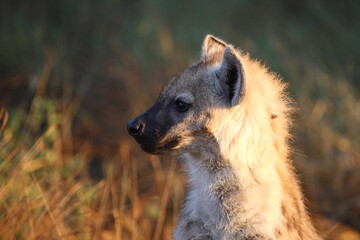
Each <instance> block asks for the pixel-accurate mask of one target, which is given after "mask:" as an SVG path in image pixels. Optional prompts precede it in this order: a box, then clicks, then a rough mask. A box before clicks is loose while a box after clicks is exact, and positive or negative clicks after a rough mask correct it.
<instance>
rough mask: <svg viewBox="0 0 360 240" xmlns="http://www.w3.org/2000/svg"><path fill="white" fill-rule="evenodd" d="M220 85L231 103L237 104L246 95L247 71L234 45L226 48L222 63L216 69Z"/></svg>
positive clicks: (232, 104)
mask: <svg viewBox="0 0 360 240" xmlns="http://www.w3.org/2000/svg"><path fill="white" fill-rule="evenodd" d="M215 75H216V77H217V79H218V80H220V81H219V82H220V86H221V88H222V89H223V92H224V93H225V96H226V98H227V100H228V102H229V103H230V105H231V106H232V107H233V106H236V105H238V104H239V103H240V102H241V99H242V98H243V97H244V95H245V77H246V76H245V71H244V67H243V64H242V63H241V60H240V58H239V57H238V56H237V54H236V53H235V50H234V49H233V47H232V46H227V47H226V48H225V51H224V54H223V57H222V61H221V65H220V67H219V68H217V69H216V70H215Z"/></svg>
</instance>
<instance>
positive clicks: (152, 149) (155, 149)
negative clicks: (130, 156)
mask: <svg viewBox="0 0 360 240" xmlns="http://www.w3.org/2000/svg"><path fill="white" fill-rule="evenodd" d="M179 143H180V139H178V138H175V139H173V140H171V141H168V142H167V143H165V144H164V145H160V146H156V145H146V144H140V147H141V149H142V150H144V151H145V152H147V153H150V154H162V153H164V152H166V151H168V150H172V149H174V148H175V147H176V146H178V145H179Z"/></svg>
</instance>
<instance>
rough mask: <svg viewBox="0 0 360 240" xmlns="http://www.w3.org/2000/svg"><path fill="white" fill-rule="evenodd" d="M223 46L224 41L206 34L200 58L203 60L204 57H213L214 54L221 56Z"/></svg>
mask: <svg viewBox="0 0 360 240" xmlns="http://www.w3.org/2000/svg"><path fill="white" fill-rule="evenodd" d="M225 48H226V43H225V42H223V41H222V40H220V39H218V38H216V37H214V36H212V35H207V36H206V37H205V40H204V43H203V46H202V51H201V60H205V59H206V58H214V57H216V56H218V57H219V58H221V55H222V54H223V52H224V50H225ZM219 60H220V59H219Z"/></svg>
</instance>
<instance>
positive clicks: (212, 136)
mask: <svg viewBox="0 0 360 240" xmlns="http://www.w3.org/2000/svg"><path fill="white" fill-rule="evenodd" d="M219 42H220V45H218V44H217V43H219ZM221 44H225V43H224V42H223V41H221V40H219V39H216V38H214V37H212V36H207V38H206V39H205V42H204V46H203V53H202V61H207V59H206V57H207V56H206V55H207V54H209V56H208V57H211V56H212V55H211V54H213V53H214V52H219V51H220V52H221V49H222V48H223V47H222V46H221ZM209 46H210V47H209ZM211 46H212V47H211ZM216 48H217V49H216ZM235 54H236V56H237V58H238V59H239V60H241V63H242V67H243V69H244V77H245V79H244V80H245V82H244V83H243V84H245V87H246V89H245V92H244V96H243V98H242V100H241V102H240V103H239V104H238V105H236V106H234V107H227V108H226V107H223V108H214V107H213V108H208V110H207V111H206V113H207V114H206V116H207V117H205V115H204V114H202V115H201V117H199V118H198V119H203V120H204V121H203V123H202V124H204V126H203V127H204V129H206V130H207V131H208V133H198V134H194V135H195V136H192V135H191V134H190V133H188V137H185V136H184V137H183V141H182V144H181V145H179V146H178V147H177V149H179V150H176V149H175V150H174V152H175V155H179V157H180V159H182V160H183V161H184V162H185V164H186V166H187V169H188V172H189V178H190V180H189V183H190V191H189V194H188V197H187V199H186V201H185V203H184V208H183V210H182V213H181V215H180V217H179V222H178V225H177V228H176V230H175V233H174V239H177V240H180V239H284V240H285V239H286V240H288V239H318V238H319V237H318V236H317V235H316V233H315V230H314V228H313V226H312V224H311V221H310V219H309V216H308V214H307V211H306V208H305V206H304V200H303V197H302V193H301V190H300V188H299V184H298V182H297V180H296V177H295V174H294V171H293V169H292V164H291V161H290V160H289V145H288V139H289V137H290V136H289V127H290V124H291V120H290V114H291V112H292V109H291V106H290V100H289V98H288V96H287V95H286V94H285V88H286V85H285V84H284V83H283V82H282V81H281V79H280V78H279V77H278V76H277V75H275V74H273V73H270V72H269V71H268V69H267V68H266V67H264V66H262V65H261V64H260V63H259V62H258V61H254V60H251V59H250V57H249V56H248V55H246V54H245V55H244V54H242V53H241V52H240V51H236V52H235ZM220 60H221V59H220ZM214 62H215V64H214V66H213V67H208V68H206V71H212V69H214V68H216V66H217V65H218V64H220V63H221V61H218V62H216V61H214ZM187 81H195V79H193V80H191V79H189V77H188V78H187ZM168 88H169V89H168V90H167V91H169V92H170V91H171V87H168ZM179 89H180V88H179ZM177 91H179V90H177ZM198 91H204V92H205V93H206V91H207V90H201V89H200V90H199V89H198ZM165 95H166V94H165ZM197 100H198V99H197ZM194 121H196V120H188V121H187V122H186V121H185V122H183V123H180V124H179V125H178V126H177V127H180V128H181V129H182V131H185V130H184V129H189V128H195V127H194V126H195V125H196V123H194ZM172 131H173V134H175V132H176V129H175V130H174V129H172ZM189 131H190V130H189ZM189 131H188V132H189ZM210 149H212V150H210ZM212 165H213V166H212ZM212 169H214V170H212Z"/></svg>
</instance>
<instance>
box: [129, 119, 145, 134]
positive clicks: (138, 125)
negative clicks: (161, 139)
mask: <svg viewBox="0 0 360 240" xmlns="http://www.w3.org/2000/svg"><path fill="white" fill-rule="evenodd" d="M144 129H145V123H144V122H142V121H141V120H139V119H136V118H135V119H133V120H131V121H129V122H128V124H127V130H128V132H129V134H130V135H131V136H133V137H140V136H141V135H142V134H143V132H144Z"/></svg>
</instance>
